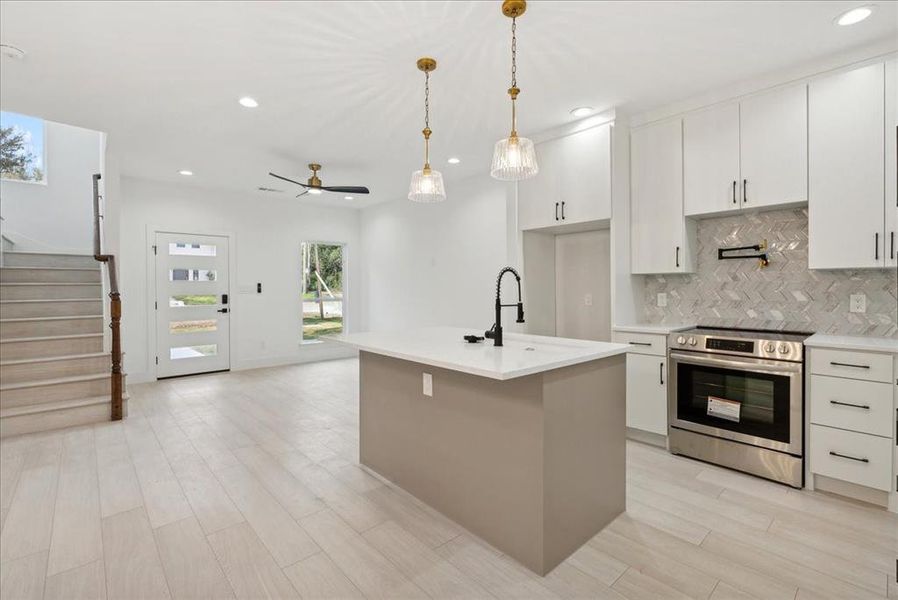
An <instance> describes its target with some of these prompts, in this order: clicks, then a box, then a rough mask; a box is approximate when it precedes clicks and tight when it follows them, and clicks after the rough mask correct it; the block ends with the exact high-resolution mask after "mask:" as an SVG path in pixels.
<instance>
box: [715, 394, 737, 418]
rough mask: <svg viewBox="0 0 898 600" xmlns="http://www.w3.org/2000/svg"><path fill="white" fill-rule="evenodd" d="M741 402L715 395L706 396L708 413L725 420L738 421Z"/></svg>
mask: <svg viewBox="0 0 898 600" xmlns="http://www.w3.org/2000/svg"><path fill="white" fill-rule="evenodd" d="M741 409H742V403H741V402H736V401H735V400H727V399H726V398H718V397H717V396H708V415H709V416H712V417H717V418H719V419H726V420H727V421H736V422H737V423H738V422H739V417H740V413H741Z"/></svg>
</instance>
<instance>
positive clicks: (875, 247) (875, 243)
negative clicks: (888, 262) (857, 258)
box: [873, 231, 879, 260]
mask: <svg viewBox="0 0 898 600" xmlns="http://www.w3.org/2000/svg"><path fill="white" fill-rule="evenodd" d="M873 258H874V259H876V260H879V232H878V231H877V232H876V233H874V234H873Z"/></svg>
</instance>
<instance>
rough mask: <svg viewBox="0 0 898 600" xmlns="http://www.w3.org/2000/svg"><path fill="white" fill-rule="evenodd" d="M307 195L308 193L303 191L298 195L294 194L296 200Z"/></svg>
mask: <svg viewBox="0 0 898 600" xmlns="http://www.w3.org/2000/svg"><path fill="white" fill-rule="evenodd" d="M308 193H309V190H303V191H302V192H300V193H299V194H296V197H297V198H301V197H303V196H305V195H306V194H308Z"/></svg>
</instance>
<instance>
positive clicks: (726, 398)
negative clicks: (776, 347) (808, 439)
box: [668, 351, 804, 456]
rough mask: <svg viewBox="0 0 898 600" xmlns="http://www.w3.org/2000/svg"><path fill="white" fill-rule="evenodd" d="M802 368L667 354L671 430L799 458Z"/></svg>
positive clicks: (732, 357)
mask: <svg viewBox="0 0 898 600" xmlns="http://www.w3.org/2000/svg"><path fill="white" fill-rule="evenodd" d="M802 383H803V382H802V363H793V362H784V361H772V360H764V359H760V358H743V357H737V356H722V355H716V356H713V357H712V356H708V355H703V354H696V353H689V352H677V351H671V352H670V381H669V385H668V408H669V414H670V425H671V427H678V428H680V429H688V430H689V431H695V432H697V433H704V434H707V435H712V436H716V437H720V438H725V439H728V440H734V441H737V442H743V443H746V444H751V445H754V446H761V447H763V448H770V449H771V450H779V451H781V452H788V453H789V454H794V455H796V456H801V455H802V450H803V445H804V444H803V443H802V440H803V435H802V421H803V417H802V410H803V398H802V397H803V385H802Z"/></svg>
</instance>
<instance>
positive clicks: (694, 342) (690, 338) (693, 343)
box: [689, 336, 696, 346]
mask: <svg viewBox="0 0 898 600" xmlns="http://www.w3.org/2000/svg"><path fill="white" fill-rule="evenodd" d="M695 344H696V340H695V338H694V337H692V336H689V345H690V346H695Z"/></svg>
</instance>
